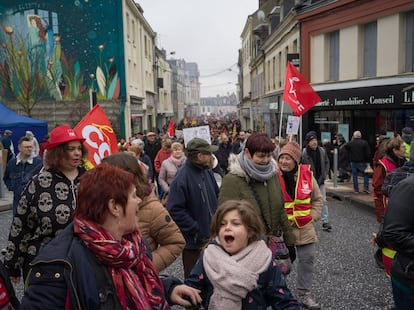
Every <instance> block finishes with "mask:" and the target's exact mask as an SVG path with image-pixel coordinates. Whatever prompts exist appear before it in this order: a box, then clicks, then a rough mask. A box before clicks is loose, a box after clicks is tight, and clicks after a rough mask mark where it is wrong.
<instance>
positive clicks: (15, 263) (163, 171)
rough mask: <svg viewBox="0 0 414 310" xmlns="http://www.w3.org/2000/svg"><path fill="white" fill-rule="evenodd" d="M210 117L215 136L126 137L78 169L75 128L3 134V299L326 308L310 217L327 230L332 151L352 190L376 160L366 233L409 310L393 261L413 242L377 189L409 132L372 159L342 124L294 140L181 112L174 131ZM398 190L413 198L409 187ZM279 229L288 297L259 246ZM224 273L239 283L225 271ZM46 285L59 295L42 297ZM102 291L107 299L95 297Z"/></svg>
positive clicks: (29, 304) (399, 158)
mask: <svg viewBox="0 0 414 310" xmlns="http://www.w3.org/2000/svg"><path fill="white" fill-rule="evenodd" d="M206 125H207V126H208V127H209V129H210V137H211V143H208V142H207V141H205V140H203V139H200V138H193V139H191V140H190V141H184V135H182V134H179V135H177V136H175V135H174V136H171V135H169V134H167V133H166V132H167V128H163V129H161V130H154V131H146V132H139V133H137V134H134V135H133V136H131V137H128V138H125V137H121V138H120V139H119V141H118V150H119V153H118V154H113V155H110V156H108V157H106V158H104V159H103V162H102V163H101V164H99V165H98V166H97V167H95V168H92V169H90V170H89V171H86V169H84V168H83V167H84V165H83V164H84V160H85V159H86V158H87V155H88V154H87V149H86V148H85V146H84V139H83V138H81V137H78V136H77V135H76V133H75V132H74V131H73V129H72V128H70V127H69V126H66V125H64V126H60V127H57V128H55V129H54V130H52V131H51V133H50V135H47V136H45V137H44V138H43V139H42V140H41V142H40V143H39V142H37V139H36V137H35V136H34V135H33V133H32V132H30V131H27V133H26V135H25V136H24V137H22V138H21V139H20V140H19V143H18V145H17V150H15V149H14V146H13V143H12V141H11V139H10V137H11V135H12V132H11V131H10V130H8V131H6V132H5V133H4V135H3V137H2V143H1V146H2V147H3V148H5V149H7V150H8V154H10V155H9V156H10V157H8V164H7V167H6V172H5V175H4V181H5V184H6V185H7V187H8V188H9V190H11V191H13V193H14V202H13V221H12V225H11V228H10V233H9V238H8V243H7V246H6V248H5V249H4V268H3V265H1V266H0V267H2V268H1V269H0V271H2V272H1V274H0V275H1V277H0V288H1V287H3V288H5V289H6V291H5V296H9V298H8V299H7V301H6V303H5V304H2V300H1V298H0V308H1V309H3V308H2V307H3V305H6V306H7V307H8V308H5V309H18V308H19V307H20V308H21V309H40V308H42V307H44V305H45V303H47V304H48V305H49V306H50V307H54V308H60V307H66V308H68V307H69V308H73V309H75V308H76V309H101V308H102V309H103V308H108V307H109V308H113V309H141V308H153V309H168V308H169V306H170V305H173V304H178V305H182V306H185V307H189V306H193V307H195V308H197V307H205V308H209V309H222V308H223V307H227V306H237V307H238V308H240V307H241V309H255V307H257V306H259V305H260V306H263V307H265V306H270V307H272V308H273V309H300V308H299V307H300V305H301V306H302V307H304V308H306V309H320V307H321V306H320V304H319V302H318V301H317V299H316V298H315V296H314V295H313V294H312V293H311V292H312V283H313V282H314V281H315V279H314V278H313V273H314V270H313V269H314V261H315V259H316V258H315V253H316V251H315V247H316V246H317V241H318V238H317V234H316V232H315V225H317V222H318V220H319V219H321V222H322V223H321V224H320V225H321V228H322V230H323V231H325V232H327V233H329V232H331V231H332V230H333V226H332V224H331V222H330V221H329V217H328V216H329V215H328V205H327V201H326V190H325V181H326V179H328V178H333V177H334V176H335V174H334V173H333V168H334V167H333V165H332V162H333V153H334V150H335V148H337V149H338V155H339V162H338V168H339V174H338V181H339V182H345V181H350V180H351V178H352V183H353V187H354V193H355V194H371V191H370V190H371V189H370V188H369V182H368V179H369V177H372V174H371V172H369V171H368V169H367V168H369V167H371V166H372V167H373V171H374V172H373V175H374V177H373V182H372V184H373V192H374V200H375V201H376V203H375V206H376V214H377V221H378V222H379V223H381V226H380V230H379V232H378V234H377V235H378V236H377V235H376V236H375V237H376V238H374V239H373V240H372V242H373V243H374V244H375V245H376V246H378V247H379V250H378V251H377V252H376V253H375V261H376V262H377V264H378V265H379V266H380V267H381V268H384V264H383V263H382V261H384V262H385V260H386V259H390V260H388V261H387V265H386V271H387V272H388V274H390V275H391V278H392V285H393V289H394V299H395V303H396V305H399V307H398V308H396V309H408V308H404V306H405V305H408V304H409V301H411V299H410V298H411V297H410V296H412V295H410V294H408V293H407V292H410V293H411V292H412V293H414V288H413V286H412V283H414V275H413V274H411V273H408V275H405V276H404V277H402V276H401V275H399V274H395V273H394V274H393V269H392V268H389V267H390V262H391V261H392V258H393V257H394V256H395V254H396V253H397V256H398V253H399V251H400V250H401V251H402V252H401V253H402V254H401V255H404V256H403V257H404V261H402V263H404V264H407V260H408V262H411V263H412V262H414V257H413V256H412V251H414V249H411V250H408V251H407V249H406V248H404V247H403V245H402V243H401V242H400V241H398V242H395V238H396V237H395V236H396V235H395V232H394V231H393V229H394V226H393V225H395V221H402V219H398V218H397V217H396V216H393V217H390V218H391V219H390V218H389V219H387V216H386V213H387V212H386V207H387V199H388V198H390V197H391V190H390V189H389V188H388V191H387V192H386V194H385V192H384V187H383V184H388V185H389V184H390V183H392V185H393V186H394V185H395V184H396V183H397V182H394V181H392V182H390V181H389V180H388V178H387V175H389V174H391V171H393V170H395V169H397V168H399V167H401V169H404V167H406V166H407V167H409V164H407V163H406V162H407V160H406V156H409V163H412V160H413V157H412V152H411V153H410V150H409V149H410V147H411V142H412V140H413V136H414V133H413V130H412V129H411V128H409V127H406V128H404V129H403V130H402V132H401V135H398V134H396V135H395V136H394V137H387V135H386V133H385V132H380V134H379V135H378V136H377V138H378V139H377V145H376V152H375V154H370V147H369V145H368V143H367V142H366V141H365V140H364V139H363V138H362V137H363V136H362V133H361V132H360V131H358V130H356V131H355V132H354V133H353V134H352V138H351V141H346V140H345V138H344V136H343V135H342V134H340V133H337V134H336V135H335V139H334V140H333V141H329V140H328V141H323V143H321V141H320V140H319V139H318V138H319V137H318V133H317V132H315V131H310V132H308V133H306V135H305V140H304V144H303V146H302V148H301V146H300V145H299V144H298V143H296V142H295V141H292V140H296V139H295V137H294V136H293V137H289V138H287V139H284V138H281V137H268V135H267V134H265V133H260V132H252V131H251V130H248V129H247V130H245V129H243V128H242V127H241V124H240V121H239V120H237V119H234V118H233V117H227V118H225V119H222V120H218V119H215V118H193V119H187V118H184V119H183V120H182V121H181V122H180V123H178V124H177V126H176V128H175V129H176V133H180V132H182V129H185V128H190V127H197V126H206ZM407 149H408V153H407ZM411 150H412V149H411ZM16 151H18V153H17V152H16ZM407 169H409V168H407ZM114 173H116V174H118V175H119V176H117V177H115V176H114ZM359 175H362V176H363V178H364V182H363V190H362V191H360V188H359V184H358V178H359ZM399 175H401V173H400V174H399ZM108 178H109V179H110V181H105V180H109V179H108ZM400 179H401V178H399V180H400ZM107 183H109V184H107ZM404 184H405V183H404ZM395 187H396V188H398V185H395ZM403 190H404V191H405V192H404V193H406V192H408V193H410V191H411V188H407V185H405V188H404V189H403ZM405 195H406V196H407V197H413V195H411V196H410V194H405ZM407 199H408V198H407ZM391 201H393V200H391ZM395 204H396V203H395ZM393 214H394V213H393ZM384 219H385V220H384ZM404 220H407V218H405V219H404ZM334 221H335V220H334ZM384 221H385V224H386V229H385V230H382V224H383V223H384ZM407 225H408V224H407ZM273 235H275V236H283V239H284V243H285V245H286V246H287V250H288V259H289V260H290V261H291V263H292V264H293V263H294V262H295V264H294V265H293V266H294V268H297V277H298V287H297V289H296V293H293V292H290V290H289V288H288V287H287V284H286V282H285V277H289V276H288V275H283V274H282V272H281V270H280V269H279V267H277V260H276V258H275V257H272V255H273V252H272V251H269V252H266V251H264V250H263V247H265V248H266V242H267V238H270V236H273ZM402 249H403V250H402ZM410 251H411V252H410ZM260 253H263V254H260ZM387 253H388V254H389V253H392V254H393V255H392V257H389V256H388V257H387ZM269 255H270V257H269ZM179 256H181V257H182V260H183V267H184V278H183V279H177V278H173V277H168V276H167V277H161V278H160V276H159V274H158V273H159V272H160V271H162V270H163V269H165V268H166V267H168V266H169V265H170V264H172V263H173V262H174V261H175V260H176V259H177V258H178V257H179ZM296 258H297V259H296ZM57 261H58V262H59V263H56V262H57ZM218 261H220V264H217V262H218ZM259 262H260V263H259ZM400 262H401V259H400ZM221 263H222V264H221ZM74 264H75V265H74ZM115 270H117V271H116V272H115ZM394 270H395V272H399V270H397V269H396V268H394ZM52 274H53V277H54V279H53V281H51V279H50V278H49V276H48V275H52ZM228 274H231V275H232V278H234V281H228V280H226V279H227V278H226V276H225V275H228ZM269 275H272V277H274V279H273V280H272V281H269V279H268V277H269ZM21 276H23V278H24V279H25V281H26V290H25V295H24V297H23V300H22V304H21V305H19V301H18V300H16V298H15V295H14V292H13V287H12V286H11V285H10V284H11V283H10V281H9V280H11V281H12V282H14V283H17V282H18V281H20V277H21ZM9 277H10V278H9ZM201 277H202V278H201ZM74 279H75V281H73V280H74ZM233 282H234V283H233ZM91 285H92V287H91ZM86 286H88V289H86ZM2 292H3V291H0V293H2ZM50 292H53V294H55V297H56V298H55V299H50V298H48V294H49V293H50ZM7 293H8V294H7ZM102 294H106V296H111V298H109V299H108V298H106V299H102V298H101V297H100V296H103V295H102ZM108 294H109V295H108Z"/></svg>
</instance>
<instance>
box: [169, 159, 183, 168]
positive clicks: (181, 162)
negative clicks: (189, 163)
mask: <svg viewBox="0 0 414 310" xmlns="http://www.w3.org/2000/svg"><path fill="white" fill-rule="evenodd" d="M170 160H171V162H172V163H173V164H174V166H175V167H176V168H177V169H178V168H180V167H181V165H182V164H183V163H184V161H185V157H184V156H182V157H181V158H175V157H174V156H170Z"/></svg>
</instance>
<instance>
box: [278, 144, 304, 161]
mask: <svg viewBox="0 0 414 310" xmlns="http://www.w3.org/2000/svg"><path fill="white" fill-rule="evenodd" d="M283 154H287V155H289V156H290V157H292V158H293V160H294V161H295V162H296V163H297V164H298V165H299V163H300V159H301V157H302V153H301V151H300V146H299V144H298V143H297V142H295V141H290V142H288V143H286V145H285V146H284V147H282V149H281V150H280V153H279V157H280V156H281V155H283ZM279 157H278V159H279Z"/></svg>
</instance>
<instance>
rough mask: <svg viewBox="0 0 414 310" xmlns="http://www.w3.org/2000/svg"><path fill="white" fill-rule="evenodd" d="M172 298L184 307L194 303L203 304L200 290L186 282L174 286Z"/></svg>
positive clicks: (175, 302)
mask: <svg viewBox="0 0 414 310" xmlns="http://www.w3.org/2000/svg"><path fill="white" fill-rule="evenodd" d="M170 299H171V301H172V302H173V303H174V304H177V305H180V306H183V307H190V306H192V305H197V304H201V302H202V299H201V297H200V290H197V289H195V288H192V287H191V286H188V285H185V284H181V285H177V286H176V287H174V289H173V291H172V293H171V296H170Z"/></svg>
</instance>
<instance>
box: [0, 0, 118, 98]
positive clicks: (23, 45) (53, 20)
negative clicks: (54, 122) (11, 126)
mask: <svg viewBox="0 0 414 310" xmlns="http://www.w3.org/2000/svg"><path fill="white" fill-rule="evenodd" d="M121 5H122V1H119V0H74V1H70V0H69V1H68V0H60V1H59V0H49V1H39V0H37V1H27V0H26V1H21V0H13V1H10V0H2V1H1V4H0V100H1V99H8V100H16V101H18V102H24V103H28V104H35V103H36V102H37V101H40V100H54V101H61V100H66V101H71V100H81V99H88V98H89V91H90V90H93V91H96V92H97V98H98V100H113V99H118V98H119V97H120V96H122V93H123V90H121V87H120V84H121V80H123V79H124V78H123V77H122V76H120V72H119V71H118V67H119V66H122V67H123V64H122V63H121V62H122V61H123V48H122V46H123V44H122V37H123V35H122V8H121ZM117 66H118V67H117Z"/></svg>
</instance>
